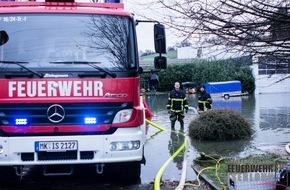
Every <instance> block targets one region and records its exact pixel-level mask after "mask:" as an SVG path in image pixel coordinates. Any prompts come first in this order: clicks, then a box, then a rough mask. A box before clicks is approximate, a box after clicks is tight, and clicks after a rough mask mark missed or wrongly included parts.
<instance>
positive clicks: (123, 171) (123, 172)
mask: <svg viewBox="0 0 290 190" xmlns="http://www.w3.org/2000/svg"><path fill="white" fill-rule="evenodd" d="M109 168H110V169H109V170H110V172H112V175H111V176H115V177H116V180H117V181H119V182H120V183H122V184H135V183H138V182H139V181H140V175H141V162H124V163H118V164H111V165H110V167H109Z"/></svg>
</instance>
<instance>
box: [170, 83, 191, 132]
mask: <svg viewBox="0 0 290 190" xmlns="http://www.w3.org/2000/svg"><path fill="white" fill-rule="evenodd" d="M174 88H175V89H174V90H172V91H171V92H170V94H169V97H168V103H167V110H168V113H169V114H170V116H169V119H170V121H171V130H175V128H174V126H175V122H176V120H178V121H179V122H180V128H181V129H184V121H183V119H184V110H185V113H187V112H188V103H187V99H186V95H185V92H184V91H183V90H181V89H180V83H179V82H175V84H174Z"/></svg>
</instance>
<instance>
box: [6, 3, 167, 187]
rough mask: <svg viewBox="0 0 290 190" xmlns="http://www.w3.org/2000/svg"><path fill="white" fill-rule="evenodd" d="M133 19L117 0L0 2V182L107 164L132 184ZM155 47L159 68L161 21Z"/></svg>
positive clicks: (136, 157) (135, 125)
mask: <svg viewBox="0 0 290 190" xmlns="http://www.w3.org/2000/svg"><path fill="white" fill-rule="evenodd" d="M137 22H138V21H136V20H135V19H134V17H133V15H132V14H131V13H128V12H126V11H125V10H124V4H123V3H122V2H118V1H116V0H105V1H104V2H98V1H97V2H96V1H93V2H84V0H82V1H80V2H75V1H73V0H41V1H27V0H25V1H22V0H20V1H9V0H8V1H1V2H0V23H1V25H0V26H1V28H0V86H1V88H0V183H1V184H3V183H6V182H9V181H13V180H17V179H20V177H22V176H23V175H25V174H26V173H27V171H29V170H31V169H33V168H37V169H39V170H41V171H42V174H43V175H46V176H48V175H70V174H73V173H74V172H75V168H76V167H78V166H81V167H83V166H88V167H91V168H95V171H96V172H97V173H102V172H103V171H104V170H106V169H107V168H109V167H110V166H114V167H113V168H115V169H118V172H120V175H119V177H120V179H123V180H126V181H128V182H135V181H137V180H139V178H140V173H141V164H144V163H145V155H144V144H145V138H146V137H145V135H146V125H145V124H146V123H145V119H146V118H145V113H144V105H143V103H142V101H141V100H140V73H141V72H142V68H141V67H140V66H139V60H138V48H137V38H136V30H135V27H136V25H137ZM154 43H155V50H156V52H157V53H159V56H157V57H155V59H154V65H155V68H156V69H165V68H166V58H165V57H163V56H162V54H163V53H166V47H165V46H166V44H165V30H164V26H163V25H161V24H160V23H155V24H154ZM60 165H61V167H59V166H60ZM124 172H125V173H126V174H124Z"/></svg>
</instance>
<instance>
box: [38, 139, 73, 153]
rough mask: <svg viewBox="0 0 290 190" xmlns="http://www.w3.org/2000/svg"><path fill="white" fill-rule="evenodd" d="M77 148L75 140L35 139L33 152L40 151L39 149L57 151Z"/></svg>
mask: <svg viewBox="0 0 290 190" xmlns="http://www.w3.org/2000/svg"><path fill="white" fill-rule="evenodd" d="M77 149H78V142H77V141H37V142H35V152H40V151H48V152H57V151H68V150H77Z"/></svg>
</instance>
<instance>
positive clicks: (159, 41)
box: [154, 23, 166, 54]
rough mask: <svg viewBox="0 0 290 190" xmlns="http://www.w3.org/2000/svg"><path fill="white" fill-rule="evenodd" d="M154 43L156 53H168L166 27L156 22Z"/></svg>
mask: <svg viewBox="0 0 290 190" xmlns="http://www.w3.org/2000/svg"><path fill="white" fill-rule="evenodd" d="M154 45H155V52H156V53H160V54H161V53H166V37H165V28H164V25H162V24H159V23H158V24H154Z"/></svg>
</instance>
